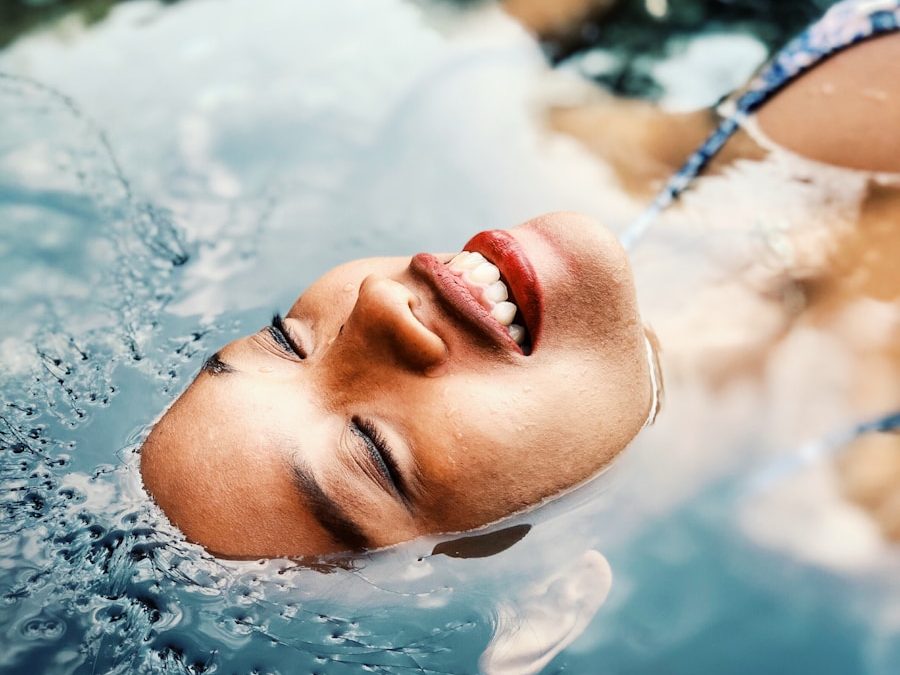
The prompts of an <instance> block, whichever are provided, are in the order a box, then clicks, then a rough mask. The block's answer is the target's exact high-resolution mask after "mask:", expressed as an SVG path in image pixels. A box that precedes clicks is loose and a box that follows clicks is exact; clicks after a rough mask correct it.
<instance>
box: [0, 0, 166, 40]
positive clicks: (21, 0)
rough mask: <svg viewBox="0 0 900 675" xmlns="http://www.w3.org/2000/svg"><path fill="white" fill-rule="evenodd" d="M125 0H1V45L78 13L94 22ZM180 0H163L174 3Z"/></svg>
mask: <svg viewBox="0 0 900 675" xmlns="http://www.w3.org/2000/svg"><path fill="white" fill-rule="evenodd" d="M120 1H122V0H0V48H2V47H5V46H6V45H8V44H9V43H10V42H12V41H13V40H15V39H16V38H17V37H19V36H20V35H22V34H23V33H27V32H28V31H30V30H32V29H34V28H36V27H38V26H40V25H41V24H44V23H47V22H50V21H54V20H56V19H58V18H60V17H63V16H65V15H66V14H70V13H75V14H77V15H79V16H80V17H81V19H82V20H83V21H84V22H85V23H86V24H87V25H91V24H94V23H97V22H98V21H102V20H103V19H104V18H106V15H107V14H108V13H109V10H110V8H111V7H112V6H113V5H115V4H116V3H117V2H120ZM177 1H178V0H159V2H160V3H161V4H166V5H169V4H173V3H174V2H177Z"/></svg>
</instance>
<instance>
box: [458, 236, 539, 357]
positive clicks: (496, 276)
mask: <svg viewBox="0 0 900 675" xmlns="http://www.w3.org/2000/svg"><path fill="white" fill-rule="evenodd" d="M447 266H448V267H449V268H450V269H451V270H452V271H453V272H454V273H456V274H458V275H459V276H460V277H462V279H463V281H464V282H465V283H466V286H468V287H469V290H470V291H471V292H472V295H473V296H475V298H476V299H477V300H478V301H479V302H480V303H481V304H482V305H483V306H484V308H485V309H487V310H488V311H489V312H490V313H491V316H493V317H494V318H495V319H496V320H497V321H499V322H500V323H501V324H502V325H503V326H506V330H507V331H509V334H510V336H511V337H512V339H513V340H515V341H516V343H517V344H520V345H521V344H522V343H523V342H525V328H524V327H522V326H520V325H519V324H517V323H513V319H515V318H516V313H517V312H518V311H519V308H518V307H516V305H515V304H514V303H512V302H509V301H508V298H509V290H508V289H507V288H506V284H504V283H503V282H502V281H501V280H500V270H499V269H497V266H496V265H494V264H492V263H490V262H488V261H487V259H486V258H485V257H484V256H483V255H481V254H480V253H473V252H469V251H463V252H462V253H460V254H459V255H457V256H456V257H454V258H453V260H451V261H450V262H449V263H447Z"/></svg>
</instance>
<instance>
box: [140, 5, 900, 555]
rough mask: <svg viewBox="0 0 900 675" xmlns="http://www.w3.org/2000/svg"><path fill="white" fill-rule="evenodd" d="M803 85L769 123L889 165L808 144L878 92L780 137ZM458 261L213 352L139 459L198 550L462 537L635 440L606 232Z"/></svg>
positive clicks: (584, 231)
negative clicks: (824, 125)
mask: <svg viewBox="0 0 900 675" xmlns="http://www.w3.org/2000/svg"><path fill="white" fill-rule="evenodd" d="M876 9H877V10H878V11H882V10H881V8H880V7H879V8H876ZM832 16H833V15H832ZM896 40H897V38H896V37H893V36H892V37H888V38H883V39H879V40H873V41H871V42H869V43H864V45H863V46H862V47H860V48H857V49H854V50H851V51H849V52H846V53H845V54H842V55H841V56H840V57H838V58H836V59H834V60H833V61H830V62H828V66H827V67H825V68H822V69H821V71H814V72H813V74H812V75H816V73H817V72H826V71H827V70H828V68H830V70H831V71H834V70H835V67H834V66H835V64H837V66H838V72H836V73H832V75H833V77H834V78H836V81H837V82H838V83H841V82H843V83H845V84H846V83H853V82H856V81H857V79H858V77H859V75H860V73H866V72H869V70H870V69H871V67H872V64H873V63H875V64H879V63H882V62H883V57H884V55H885V52H884V50H885V49H888V50H890V49H892V48H893V46H894V45H895V44H896ZM885 45H887V46H885ZM844 46H847V45H844ZM873 59H874V61H873ZM841 64H844V67H843V69H842V68H841V67H840V65H841ZM854 64H855V65H854ZM832 75H829V77H830V76H832ZM805 81H806V80H800V81H799V82H798V84H797V85H792V86H791V87H788V88H787V89H786V90H785V92H784V94H783V95H782V96H781V100H780V101H779V99H778V98H776V99H775V100H774V101H773V104H772V106H770V107H768V108H766V109H765V111H770V112H767V113H766V116H765V117H764V118H763V120H762V122H763V127H764V129H765V130H770V133H771V135H772V136H773V137H774V139H775V140H781V136H786V137H787V140H786V141H785V144H786V145H788V146H790V147H792V149H794V150H796V151H797V152H799V153H801V154H805V155H807V156H810V157H813V158H815V159H822V160H825V161H834V163H844V164H849V165H851V166H854V167H860V166H861V167H863V168H872V169H875V170H890V169H891V166H892V165H891V164H890V161H891V157H893V155H890V153H888V154H887V155H885V154H884V152H883V149H884V136H883V135H882V136H879V137H878V139H873V138H872V137H867V136H866V135H865V134H856V135H855V136H854V137H855V138H859V139H860V143H858V144H855V145H854V146H853V149H852V151H851V152H849V153H848V152H846V151H844V152H843V154H841V155H840V157H838V158H835V157H834V156H833V154H834V152H835V151H836V150H835V147H836V146H835V144H834V143H833V142H831V141H829V140H826V141H825V143H824V146H823V143H822V140H821V139H823V138H825V139H830V138H832V136H835V137H840V136H841V135H842V134H845V133H846V129H847V127H846V125H847V124H849V125H850V126H851V127H854V125H855V127H857V128H859V127H860V125H861V124H864V123H866V121H867V120H871V119H878V114H879V113H881V114H884V106H881V107H878V106H877V105H875V104H877V102H878V101H876V100H875V99H874V98H872V99H871V101H870V104H869V105H868V108H867V105H866V104H865V102H864V104H863V105H862V106H856V107H855V108H854V105H851V104H849V103H850V102H849V101H848V102H847V104H844V105H841V104H842V103H844V101H843V99H841V100H838V101H837V102H836V105H834V106H832V109H831V112H830V119H833V120H834V122H835V123H834V125H832V126H831V127H830V132H831V134H830V135H829V134H824V135H822V134H819V135H815V134H813V135H809V134H807V135H805V136H803V135H801V134H799V132H798V131H797V130H796V129H795V131H793V132H792V131H791V129H793V128H795V127H796V126H797V124H798V123H802V119H803V110H804V106H806V108H807V111H808V96H809V94H808V93H806V94H804V91H805V86H804V82H805ZM893 82H894V83H896V80H894V81H893ZM806 84H807V85H808V82H806ZM884 85H885V86H890V85H891V80H890V79H888V80H887V81H885V82H884ZM798 96H799V99H798ZM870 98H871V97H870ZM792 99H793V101H792ZM801 128H802V127H801ZM882 128H884V126H882ZM879 139H880V140H879ZM792 140H796V141H797V142H796V143H793V145H792V144H791V141H792ZM822 147H824V149H822V150H821V152H820V151H819V149H820V148H822ZM837 149H838V150H839V149H840V148H837ZM873 157H874V158H875V160H878V161H875V160H873V159H871V158H873ZM882 157H885V158H886V159H885V160H884V161H886V162H888V163H887V164H883V163H882V162H881V160H880V158H882ZM837 159H842V161H837ZM872 162H874V164H872ZM870 165H871V166H870ZM463 249H464V251H468V252H469V253H468V254H461V255H459V256H453V255H450V254H447V255H441V256H430V255H427V254H420V255H417V256H415V257H413V258H412V259H377V260H364V261H357V262H354V263H350V264H347V265H344V266H342V267H339V268H337V269H336V270H333V271H332V272H329V273H328V274H327V275H325V276H324V277H323V278H322V279H320V280H319V281H318V282H316V283H315V284H314V285H313V286H312V287H311V288H310V289H309V290H308V291H307V292H306V293H304V294H303V296H301V297H300V299H299V300H298V301H297V302H296V303H295V304H294V306H293V307H292V308H291V310H290V311H289V312H288V313H287V315H286V316H285V318H284V319H283V320H282V319H280V318H278V317H276V319H275V320H273V323H272V325H271V326H269V327H266V328H265V329H263V330H262V331H260V332H259V333H257V334H256V335H254V336H251V337H249V338H245V339H243V340H239V341H237V342H235V343H232V344H231V345H228V346H227V347H226V348H224V349H223V350H222V351H220V352H218V353H217V354H216V355H214V356H213V357H212V358H211V359H210V360H208V361H207V363H206V364H205V365H204V367H203V369H202V371H201V373H200V375H199V376H198V378H197V379H196V380H195V381H194V382H193V383H192V384H191V386H190V387H189V388H188V390H187V391H186V392H185V393H184V394H183V395H182V396H181V398H179V400H178V401H177V402H176V404H175V405H174V406H173V407H172V408H171V409H170V410H169V411H168V412H167V413H166V415H165V416H164V417H163V419H162V420H161V421H160V422H159V423H158V424H157V426H156V427H155V428H154V430H153V432H152V433H151V435H150V437H149V438H148V439H147V441H146V443H145V445H144V448H143V450H142V465H141V469H142V474H143V477H144V481H145V484H146V486H147V488H148V489H149V490H150V492H151V493H152V494H153V496H154V498H155V499H156V501H157V502H158V503H159V505H160V506H161V507H162V508H163V510H164V511H165V512H166V513H167V515H168V516H169V517H170V518H171V519H172V520H173V521H174V523H175V524H176V525H178V526H179V527H180V528H181V529H182V530H183V531H184V532H185V534H186V535H187V536H188V538H189V539H192V540H194V541H196V542H198V543H200V544H202V545H204V546H206V547H207V548H208V549H210V550H211V551H213V552H216V553H218V554H220V555H226V556H239V557H240V556H251V557H255V556H276V555H312V554H321V553H329V552H336V551H343V550H359V549H362V548H367V547H380V546H386V545H390V544H393V543H397V542H400V541H405V540H408V539H411V538H413V537H416V536H418V535H421V534H425V533H436V532H447V531H458V530H465V529H470V528H473V527H477V526H480V525H483V524H486V523H488V522H491V521H494V520H497V519H499V518H502V517H504V516H506V515H508V514H510V513H513V512H516V511H519V510H521V509H524V508H526V507H528V506H531V505H533V504H535V503H537V502H539V501H541V500H543V499H546V498H548V497H550V496H552V495H555V494H557V493H559V492H560V491H562V490H564V489H566V488H568V487H571V486H573V485H575V484H577V483H579V482H581V481H583V480H585V479H587V478H589V477H590V476H591V475H593V474H595V473H596V472H597V471H598V470H600V469H601V468H602V467H604V466H606V465H607V464H608V463H609V462H610V461H611V460H612V459H613V458H614V457H615V456H616V455H617V454H618V453H619V452H620V451H621V450H622V449H623V448H624V447H625V445H627V443H628V442H629V441H630V440H631V439H632V438H633V437H634V436H635V434H637V432H638V431H639V430H640V428H641V427H642V425H643V424H644V423H645V421H646V420H647V418H648V416H649V415H650V414H652V411H653V408H654V406H655V404H654V402H653V397H654V389H653V386H652V383H651V376H652V370H653V369H652V367H651V364H650V362H649V360H648V358H647V354H648V349H647V343H646V339H645V337H644V330H643V327H642V324H641V320H640V316H639V313H638V310H637V304H636V300H635V290H634V285H633V282H632V278H631V272H630V270H629V267H628V263H627V259H626V257H625V254H624V252H623V251H622V249H621V248H620V246H619V245H618V243H617V242H616V241H615V239H614V238H613V237H612V236H611V235H610V234H609V233H608V232H606V231H604V230H602V229H601V228H600V227H599V226H598V225H596V224H594V223H592V222H591V221H589V220H587V219H585V218H583V217H581V216H577V215H574V214H552V215H549V216H545V217H542V218H539V219H536V220H532V221H529V222H528V223H525V224H524V225H522V226H520V227H518V228H515V229H513V230H511V231H509V232H503V231H492V232H485V233H481V234H479V235H476V236H475V237H474V238H473V239H472V240H470V241H469V243H468V244H466V245H465V246H464V247H463ZM479 254H480V257H479Z"/></svg>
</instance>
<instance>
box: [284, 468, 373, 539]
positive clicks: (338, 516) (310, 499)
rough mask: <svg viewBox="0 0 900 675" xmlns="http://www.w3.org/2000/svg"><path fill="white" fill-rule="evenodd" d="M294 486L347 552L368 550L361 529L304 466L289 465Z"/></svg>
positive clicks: (323, 525) (322, 524)
mask: <svg viewBox="0 0 900 675" xmlns="http://www.w3.org/2000/svg"><path fill="white" fill-rule="evenodd" d="M291 472H292V474H293V479H294V485H295V486H296V487H297V489H298V491H299V492H300V494H301V495H302V496H303V498H304V499H305V500H306V501H307V503H308V504H309V506H310V508H311V509H312V512H313V516H315V518H316V520H318V521H319V524H320V525H321V526H322V527H323V528H325V530H326V531H327V532H328V533H329V534H330V535H331V536H332V537H333V538H334V539H335V540H336V542H337V543H338V544H340V545H342V546H346V548H347V550H353V551H361V550H363V549H365V548H369V538H368V537H367V536H366V534H365V533H364V532H363V531H362V528H361V527H360V526H359V525H358V524H357V523H356V522H355V521H354V520H353V519H352V518H351V517H350V516H349V515H347V513H346V512H345V511H344V509H342V508H341V506H340V504H338V503H337V502H335V501H334V500H333V499H332V498H331V497H329V496H328V495H327V494H326V493H325V491H324V490H323V489H322V486H321V484H320V483H319V481H318V480H317V479H316V477H315V475H313V473H312V472H311V471H310V470H309V469H308V468H307V467H306V466H305V465H304V464H299V463H292V464H291Z"/></svg>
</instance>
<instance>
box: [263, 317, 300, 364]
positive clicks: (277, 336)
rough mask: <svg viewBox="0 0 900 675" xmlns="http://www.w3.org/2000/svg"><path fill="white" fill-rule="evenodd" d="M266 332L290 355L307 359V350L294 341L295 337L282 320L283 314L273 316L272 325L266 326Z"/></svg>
mask: <svg viewBox="0 0 900 675" xmlns="http://www.w3.org/2000/svg"><path fill="white" fill-rule="evenodd" d="M266 330H267V331H268V333H269V337H271V338H272V341H273V342H274V343H275V344H277V345H278V346H279V347H281V349H283V350H284V351H286V352H287V353H288V354H291V355H292V356H296V357H298V358H299V359H301V360H302V359H305V358H306V350H305V349H303V347H302V346H301V345H299V344H297V341H296V340H294V338H293V336H292V335H291V334H290V332H288V330H287V328H286V327H285V325H284V319H282V318H281V314H279V313H277V312H276V313H275V314H274V315H273V316H272V323H271V324H270V325H268V326H266Z"/></svg>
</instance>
